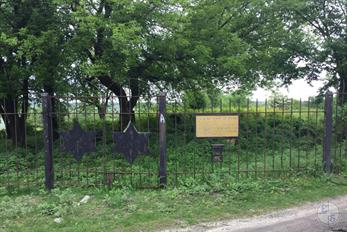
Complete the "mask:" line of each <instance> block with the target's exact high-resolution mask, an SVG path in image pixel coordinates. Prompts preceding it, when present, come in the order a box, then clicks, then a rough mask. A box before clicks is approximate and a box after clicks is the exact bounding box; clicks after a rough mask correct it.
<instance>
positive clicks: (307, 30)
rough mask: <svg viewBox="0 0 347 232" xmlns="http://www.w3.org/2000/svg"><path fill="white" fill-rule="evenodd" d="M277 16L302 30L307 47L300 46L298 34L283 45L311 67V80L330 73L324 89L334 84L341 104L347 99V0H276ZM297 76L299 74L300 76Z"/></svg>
mask: <svg viewBox="0 0 347 232" xmlns="http://www.w3.org/2000/svg"><path fill="white" fill-rule="evenodd" d="M273 9H274V11H275V12H276V14H277V16H278V17H279V18H281V19H282V20H283V22H285V23H286V24H287V25H288V27H290V28H291V30H297V31H298V32H297V33H298V34H301V36H300V37H302V38H303V39H304V40H305V41H306V43H309V44H310V45H309V46H308V47H305V46H301V44H302V41H301V40H299V39H298V38H293V39H292V40H288V41H284V44H283V45H284V46H285V47H287V46H288V44H296V45H297V46H295V47H292V49H293V50H294V51H295V52H296V53H297V54H298V55H299V56H300V57H301V60H302V61H303V62H302V63H301V65H302V66H305V67H308V68H309V70H310V75H308V76H307V77H308V80H309V81H312V80H316V79H318V77H319V74H320V73H321V72H323V71H325V72H327V74H328V77H329V78H327V80H326V84H325V86H324V88H323V89H322V90H326V89H328V88H329V87H334V88H336V89H337V90H338V93H339V104H340V105H342V104H343V103H345V102H346V101H347V94H346V93H347V36H346V33H347V32H346V28H347V2H346V1H345V0H295V1H294V0H277V1H276V4H274V8H273ZM301 77H302V76H298V77H297V78H301Z"/></svg>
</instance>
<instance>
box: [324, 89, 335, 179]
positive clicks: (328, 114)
mask: <svg viewBox="0 0 347 232" xmlns="http://www.w3.org/2000/svg"><path fill="white" fill-rule="evenodd" d="M332 136H333V94H332V92H330V91H328V92H327V93H326V94H325V102H324V141H323V168H324V172H326V173H328V174H330V173H331V143H332Z"/></svg>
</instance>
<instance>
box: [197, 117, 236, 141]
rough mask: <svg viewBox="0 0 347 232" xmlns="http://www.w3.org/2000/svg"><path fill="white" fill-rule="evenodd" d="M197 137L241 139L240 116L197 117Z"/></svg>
mask: <svg viewBox="0 0 347 232" xmlns="http://www.w3.org/2000/svg"><path fill="white" fill-rule="evenodd" d="M196 137H197V138H236V137H239V115H218V114H214V115H212V114H211V115H209V114H205V115H196Z"/></svg>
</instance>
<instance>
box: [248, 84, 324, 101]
mask: <svg viewBox="0 0 347 232" xmlns="http://www.w3.org/2000/svg"><path fill="white" fill-rule="evenodd" d="M322 86H323V81H315V82H312V83H311V85H309V84H307V81H305V80H303V79H300V80H296V81H293V84H292V85H290V86H288V88H284V87H283V88H278V92H279V93H281V94H283V95H285V96H288V97H289V98H294V99H300V98H301V99H303V100H305V99H307V98H308V97H311V96H316V95H317V94H318V90H319V88H320V87H322ZM271 95H272V91H270V90H266V89H263V88H258V89H257V90H256V91H254V92H253V96H252V99H258V100H265V99H266V98H269V97H270V96H271Z"/></svg>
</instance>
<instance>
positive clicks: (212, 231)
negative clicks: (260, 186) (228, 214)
mask: <svg viewBox="0 0 347 232" xmlns="http://www.w3.org/2000/svg"><path fill="white" fill-rule="evenodd" d="M174 231H175V232H176V231H177V232H191V231H194V232H226V231H230V232H271V231H272V232H277V231H278V232H300V231H309V232H311V231H312V232H315V231H317V232H318V231H322V232H323V231H324V232H325V231H340V232H343V231H346V232H347V196H343V197H338V198H334V199H326V200H323V201H321V202H316V203H309V204H305V205H303V206H300V207H295V208H290V209H286V210H281V211H276V212H272V213H269V214H265V215H261V216H255V217H251V218H240V219H233V220H230V221H220V222H215V223H202V224H199V225H196V226H192V227H188V228H184V229H170V230H165V232H174Z"/></svg>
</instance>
